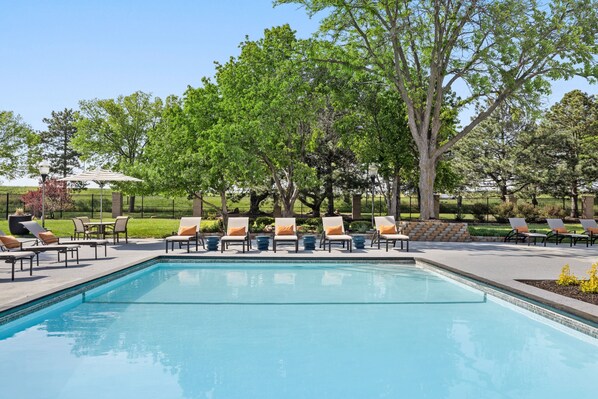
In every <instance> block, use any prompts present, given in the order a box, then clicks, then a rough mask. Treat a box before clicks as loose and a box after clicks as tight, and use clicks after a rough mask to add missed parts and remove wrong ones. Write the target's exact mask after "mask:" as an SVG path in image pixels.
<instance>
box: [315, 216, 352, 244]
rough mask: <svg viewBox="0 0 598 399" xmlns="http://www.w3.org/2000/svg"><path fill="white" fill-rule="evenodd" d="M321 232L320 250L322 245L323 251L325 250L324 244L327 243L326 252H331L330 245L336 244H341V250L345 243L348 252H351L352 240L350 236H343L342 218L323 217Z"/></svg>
mask: <svg viewBox="0 0 598 399" xmlns="http://www.w3.org/2000/svg"><path fill="white" fill-rule="evenodd" d="M322 230H323V231H322V236H321V238H320V248H321V247H322V245H324V249H326V243H328V252H331V251H332V243H333V242H338V243H341V244H343V248H345V243H346V244H347V247H348V248H349V252H353V240H352V238H351V236H350V235H348V234H345V225H344V223H343V217H342V216H331V217H323V218H322Z"/></svg>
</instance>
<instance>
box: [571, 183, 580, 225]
mask: <svg viewBox="0 0 598 399" xmlns="http://www.w3.org/2000/svg"><path fill="white" fill-rule="evenodd" d="M578 199H579V192H578V191H577V186H576V185H574V186H573V189H572V190H571V217H572V218H576V217H579V207H578Z"/></svg>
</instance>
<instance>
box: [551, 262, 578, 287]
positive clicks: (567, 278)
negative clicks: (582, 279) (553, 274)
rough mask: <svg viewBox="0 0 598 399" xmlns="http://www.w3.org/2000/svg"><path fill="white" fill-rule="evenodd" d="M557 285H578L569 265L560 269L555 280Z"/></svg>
mask: <svg viewBox="0 0 598 399" xmlns="http://www.w3.org/2000/svg"><path fill="white" fill-rule="evenodd" d="M556 283H557V284H558V285H563V286H569V285H579V280H578V279H577V277H575V276H574V275H573V274H571V269H570V268H569V265H568V264H567V265H565V266H563V269H562V270H561V274H560V275H559V278H558V279H557V280H556Z"/></svg>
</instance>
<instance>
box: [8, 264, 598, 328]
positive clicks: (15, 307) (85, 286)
mask: <svg viewBox="0 0 598 399" xmlns="http://www.w3.org/2000/svg"><path fill="white" fill-rule="evenodd" d="M169 260H175V261H176V262H180V263H192V262H197V261H198V260H200V261H204V262H205V261H215V262H238V261H241V262H245V261H253V262H260V261H262V262H264V263H276V262H281V261H282V262H289V263H314V262H324V263H332V262H339V261H341V262H368V263H369V262H382V263H385V264H389V263H390V264H397V263H405V264H415V265H417V266H420V267H424V268H425V267H426V266H427V267H428V268H429V269H431V270H432V271H437V272H439V273H440V274H448V275H447V277H449V278H453V279H455V280H457V281H459V282H461V283H463V284H466V285H469V286H473V287H474V288H477V289H480V290H482V291H484V292H487V293H489V294H491V295H493V296H495V297H498V298H500V299H502V300H505V301H507V302H510V303H513V304H515V305H517V306H519V307H521V308H524V309H527V310H529V311H531V312H533V313H535V314H539V315H541V316H544V317H546V318H548V319H550V320H553V321H556V322H558V323H560V324H563V325H565V326H567V327H570V328H572V329H574V330H576V331H579V332H582V333H584V334H586V335H589V336H592V337H594V338H598V317H596V316H594V315H592V314H589V313H586V312H584V311H582V310H579V309H575V308H573V307H570V306H567V305H564V304H562V303H559V302H556V301H553V300H550V299H547V298H544V297H541V296H537V295H534V294H532V293H529V292H526V291H523V290H519V289H517V288H514V287H513V286H510V285H507V284H503V283H500V282H497V281H495V280H491V279H488V278H484V277H481V276H479V275H476V274H474V273H469V272H466V271H463V270H459V269H456V268H454V267H451V266H448V265H445V264H442V263H439V262H436V261H432V260H429V259H425V258H421V257H411V256H397V257H351V258H347V257H342V256H338V257H336V256H335V257H313V258H311V257H310V258H301V259H298V258H297V257H293V256H280V257H276V258H271V257H263V256H251V255H250V256H244V257H242V258H238V257H222V256H205V255H204V256H188V255H170V254H169V255H165V254H163V255H157V256H150V257H147V258H143V259H140V260H136V261H134V262H130V263H127V264H125V265H123V266H122V267H119V268H118V269H117V270H113V271H110V272H108V273H100V274H97V275H94V276H90V277H88V278H85V279H83V280H79V281H76V282H71V283H68V284H64V285H62V286H59V287H55V288H53V289H50V290H47V291H44V292H41V293H39V294H36V295H34V296H32V297H28V298H24V299H22V300H19V301H15V302H12V303H10V305H9V306H4V307H0V326H1V325H3V324H6V323H9V322H11V321H13V320H16V319H18V318H20V317H23V316H25V315H27V314H30V313H33V312H35V311H37V310H40V309H43V308H45V307H48V306H51V305H53V304H56V303H58V302H60V301H63V300H65V299H69V298H72V297H75V296H77V295H81V294H83V295H84V293H85V292H86V291H89V290H90V289H93V288H95V287H97V286H100V285H103V284H106V283H108V282H110V281H113V280H116V279H118V278H121V277H124V276H126V275H128V274H131V273H134V272H136V271H138V270H142V269H144V268H147V267H150V266H152V265H154V264H156V263H160V262H164V261H169ZM430 266H431V267H430Z"/></svg>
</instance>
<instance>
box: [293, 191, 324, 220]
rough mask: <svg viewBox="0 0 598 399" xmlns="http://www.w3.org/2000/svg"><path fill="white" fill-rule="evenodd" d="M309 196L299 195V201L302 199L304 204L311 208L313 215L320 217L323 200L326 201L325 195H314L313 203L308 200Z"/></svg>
mask: <svg viewBox="0 0 598 399" xmlns="http://www.w3.org/2000/svg"><path fill="white" fill-rule="evenodd" d="M307 198H308V197H307V196H306V195H303V197H301V196H300V197H299V198H298V199H299V201H301V203H302V204H303V205H305V206H306V207H308V208H309V209H311V214H312V216H313V217H315V218H319V217H320V208H321V207H322V202H324V197H323V196H319V195H314V196H313V197H312V198H313V203H312V202H309V201H308V200H307Z"/></svg>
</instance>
